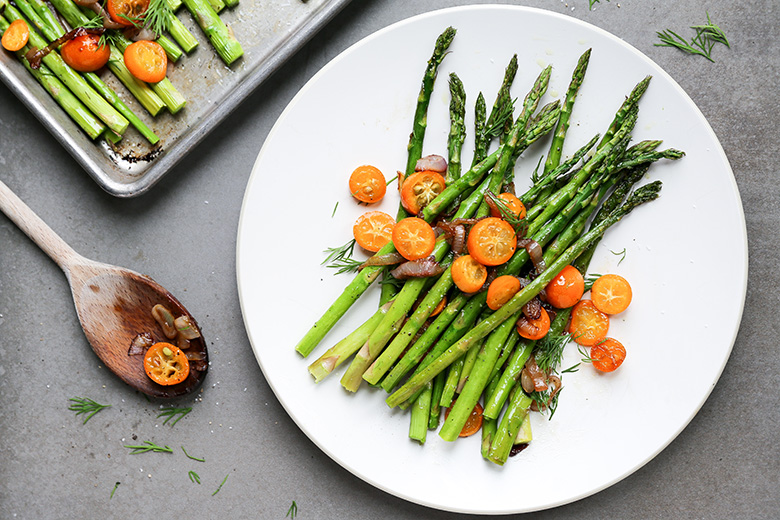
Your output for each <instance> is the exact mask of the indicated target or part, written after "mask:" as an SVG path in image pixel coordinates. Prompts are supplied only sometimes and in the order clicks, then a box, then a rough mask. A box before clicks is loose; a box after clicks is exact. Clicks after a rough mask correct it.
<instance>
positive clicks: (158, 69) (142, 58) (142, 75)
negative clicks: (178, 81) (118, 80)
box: [124, 40, 168, 83]
mask: <svg viewBox="0 0 780 520" xmlns="http://www.w3.org/2000/svg"><path fill="white" fill-rule="evenodd" d="M124 60H125V66H126V67H127V70H129V71H130V74H132V75H133V76H135V77H136V78H138V79H140V80H141V81H146V82H147V83H157V82H160V81H162V80H163V79H165V74H166V73H167V72H168V55H167V54H165V50H164V49H163V48H162V46H161V45H160V44H159V43H157V42H153V41H149V40H139V41H137V42H133V43H131V44H130V45H128V46H127V48H125V52H124Z"/></svg>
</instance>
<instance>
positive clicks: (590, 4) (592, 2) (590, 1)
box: [588, 0, 620, 11]
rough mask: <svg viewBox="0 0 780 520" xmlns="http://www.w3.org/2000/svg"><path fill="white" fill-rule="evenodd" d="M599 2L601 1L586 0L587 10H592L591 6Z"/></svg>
mask: <svg viewBox="0 0 780 520" xmlns="http://www.w3.org/2000/svg"><path fill="white" fill-rule="evenodd" d="M607 2H609V0H607ZM599 3H601V1H600V0H588V10H589V11H592V10H593V6H594V5H596V4H599ZM618 7H620V6H618Z"/></svg>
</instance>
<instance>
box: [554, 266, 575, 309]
mask: <svg viewBox="0 0 780 520" xmlns="http://www.w3.org/2000/svg"><path fill="white" fill-rule="evenodd" d="M584 293H585V279H584V278H583V277H582V273H580V271H579V270H578V269H577V268H576V267H574V266H573V265H567V266H566V267H564V268H563V269H561V272H560V273H558V274H557V275H555V278H553V279H552V280H550V283H548V284H547V286H546V287H545V288H544V294H545V298H547V303H549V304H550V305H552V306H553V307H555V308H556V309H568V308H569V307H571V306H572V305H574V304H576V303H577V302H578V301H580V299H581V298H582V295H583V294H584Z"/></svg>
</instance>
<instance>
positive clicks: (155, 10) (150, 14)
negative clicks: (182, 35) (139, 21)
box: [144, 0, 173, 36]
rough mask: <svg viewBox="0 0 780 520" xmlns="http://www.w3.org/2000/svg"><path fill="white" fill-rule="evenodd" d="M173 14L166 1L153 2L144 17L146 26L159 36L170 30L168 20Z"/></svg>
mask: <svg viewBox="0 0 780 520" xmlns="http://www.w3.org/2000/svg"><path fill="white" fill-rule="evenodd" d="M171 14H173V11H172V10H171V7H170V6H169V5H168V2H167V1H166V0H151V2H149V8H148V9H147V10H146V14H145V15H144V26H146V27H147V28H148V29H149V30H150V31H152V32H153V33H154V34H156V35H157V36H159V35H161V34H162V33H163V32H165V31H167V30H168V20H169V18H170V16H171Z"/></svg>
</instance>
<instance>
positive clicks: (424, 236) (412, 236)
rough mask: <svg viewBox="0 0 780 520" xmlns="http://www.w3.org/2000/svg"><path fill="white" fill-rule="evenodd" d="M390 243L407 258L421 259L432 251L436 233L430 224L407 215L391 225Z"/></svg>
mask: <svg viewBox="0 0 780 520" xmlns="http://www.w3.org/2000/svg"><path fill="white" fill-rule="evenodd" d="M392 238H393V240H392V244H393V247H395V249H396V250H397V251H398V252H399V253H401V256H403V257H404V258H406V259H407V260H421V259H423V258H427V257H429V256H430V255H431V253H433V249H434V247H435V246H436V233H434V231H433V228H432V227H431V225H430V224H428V223H427V222H425V221H424V220H423V219H420V218H417V217H408V218H405V219H403V220H401V221H400V222H397V223H396V224H395V226H394V227H393V233H392Z"/></svg>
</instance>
